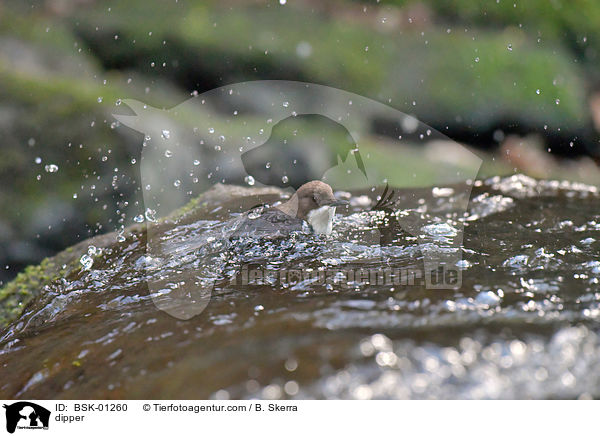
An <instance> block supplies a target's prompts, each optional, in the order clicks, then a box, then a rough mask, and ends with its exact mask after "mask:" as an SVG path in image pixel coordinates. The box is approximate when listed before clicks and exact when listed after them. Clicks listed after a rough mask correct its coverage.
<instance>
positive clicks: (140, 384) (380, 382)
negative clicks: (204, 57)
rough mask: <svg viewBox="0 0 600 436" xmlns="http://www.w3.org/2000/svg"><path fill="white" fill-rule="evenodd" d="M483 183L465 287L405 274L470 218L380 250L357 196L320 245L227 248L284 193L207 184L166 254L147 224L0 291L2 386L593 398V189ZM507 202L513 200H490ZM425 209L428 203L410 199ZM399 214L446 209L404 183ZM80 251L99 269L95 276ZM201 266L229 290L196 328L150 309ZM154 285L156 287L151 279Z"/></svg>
mask: <svg viewBox="0 0 600 436" xmlns="http://www.w3.org/2000/svg"><path fill="white" fill-rule="evenodd" d="M474 185H475V186H474V190H473V193H472V197H473V198H477V199H479V200H478V206H477V207H478V208H480V209H481V208H483V207H484V206H483V204H484V203H485V201H486V199H489V201H491V202H492V204H491V205H490V207H489V208H488V209H486V212H485V213H482V212H479V213H477V214H472V215H469V217H472V219H465V220H464V222H465V230H464V238H463V239H464V246H463V247H462V249H461V252H462V253H463V261H462V263H460V265H459V266H457V267H456V268H457V270H459V271H461V273H462V283H461V286H460V287H459V288H458V289H431V288H428V287H426V286H425V285H424V282H423V281H422V280H420V279H419V276H418V275H416V276H415V275H414V274H413V275H411V274H409V273H411V272H412V273H414V272H415V271H418V270H422V266H423V261H424V254H423V253H424V252H425V253H426V252H430V251H432V250H433V251H435V250H442V251H444V250H447V248H448V242H447V241H445V240H444V239H446V238H453V237H454V236H453V235H454V234H455V232H456V231H457V230H459V229H460V228H461V227H460V226H459V225H458V224H457V223H458V222H459V221H453V222H452V224H451V223H450V222H448V223H446V224H444V223H437V224H436V223H430V227H427V226H421V228H422V227H425V228H427V229H428V230H429V231H430V233H433V235H435V236H432V235H431V234H429V233H424V234H423V236H424V237H423V238H421V237H420V236H419V235H416V236H415V235H411V234H409V233H398V234H395V235H393V236H392V237H389V238H387V239H386V240H385V241H386V245H379V244H377V243H376V242H375V241H374V240H370V239H365V238H364V237H361V233H360V232H361V231H365V230H367V229H369V228H372V227H373V226H375V227H376V226H377V222H378V221H379V220H380V217H379V214H378V213H373V212H372V211H369V210H367V209H364V208H363V206H362V202H358V203H356V206H353V207H351V208H350V209H349V210H348V211H345V212H344V213H343V214H341V215H339V216H338V217H337V221H336V224H335V231H334V233H333V234H332V236H331V237H329V238H322V237H315V236H313V235H310V234H307V235H303V234H300V235H295V236H293V237H289V238H284V239H279V240H265V241H262V242H261V243H255V244H254V245H253V244H249V243H247V244H245V245H244V249H243V250H236V246H235V245H227V244H226V243H224V242H223V241H219V237H218V235H219V234H222V233H221V231H222V230H223V229H224V228H225V227H223V226H226V225H227V223H228V222H229V221H230V220H231V219H232V218H235V216H236V214H238V213H239V212H240V211H241V210H242V209H243V208H244V207H246V206H247V207H251V206H252V203H253V200H254V198H255V196H256V195H259V196H261V197H262V198H265V199H267V200H268V202H269V203H273V202H276V201H278V200H281V199H283V198H284V196H285V195H286V193H284V192H283V191H281V190H279V189H273V188H255V187H252V188H248V187H232V186H224V185H216V186H215V187H214V188H213V189H211V190H209V191H207V192H206V193H205V194H203V195H202V196H201V197H199V198H197V199H196V200H194V201H193V202H192V203H191V204H190V205H188V206H187V207H185V208H182V209H180V210H179V211H177V212H176V213H174V214H172V215H170V216H169V217H167V218H164V219H162V220H157V222H156V223H153V225H154V226H155V230H156V231H157V232H158V234H160V235H161V238H163V240H164V241H165V242H166V243H167V244H169V247H170V248H172V249H173V251H172V253H173V254H172V256H171V257H169V258H165V259H157V258H152V257H151V256H150V255H149V254H148V253H147V251H146V225H148V223H144V224H143V225H142V224H139V225H136V226H133V227H131V228H128V229H126V231H125V232H124V233H123V235H122V238H118V237H117V235H116V234H108V235H104V236H99V237H95V238H93V239H91V240H88V241H84V242H83V243H81V244H79V245H77V246H74V247H73V248H72V249H70V250H67V251H65V252H63V253H61V254H60V255H58V256H56V257H54V258H51V259H48V260H47V261H45V262H43V263H42V264H41V265H39V266H37V267H31V268H30V269H29V270H28V271H27V273H26V274H22V275H21V276H19V278H18V279H17V280H15V281H14V282H12V283H10V284H9V285H7V286H5V287H4V288H2V289H1V290H0V298H2V307H3V311H2V318H1V319H2V321H3V322H5V323H7V324H5V325H6V327H5V328H4V330H3V332H2V339H1V340H0V360H1V361H2V363H3V365H5V367H7V368H10V371H11V377H9V378H5V379H4V381H3V383H2V384H1V385H0V393H1V394H2V395H4V396H6V397H11V398H25V397H27V398H31V397H35V398H88V397H90V396H94V397H104V398H149V397H154V398H257V397H258V398H578V397H586V396H591V397H596V396H598V395H600V382H599V379H598V378H597V377H596V376H595V374H597V373H598V371H597V370H598V368H599V367H600V366H599V365H600V362H599V361H598V356H599V355H600V345H599V341H598V339H597V338H598V333H599V330H598V327H597V320H598V319H599V318H600V293H599V292H598V280H599V278H600V276H599V271H598V270H599V268H598V265H597V263H598V262H597V261H596V259H595V257H596V254H595V252H594V243H593V242H592V243H588V241H591V240H592V239H594V240H597V239H598V232H599V231H600V224H599V222H600V217H599V216H598V213H597V211H598V207H599V206H600V198H599V195H598V194H597V193H596V192H594V191H593V190H591V189H588V188H586V187H584V186H579V185H575V186H573V185H572V184H565V183H562V182H553V181H536V180H534V179H531V180H530V179H525V178H522V177H516V178H514V179H513V178H498V179H497V180H494V181H493V182H489V183H483V182H481V183H479V182H476V183H475V184H474ZM437 188H439V189H444V190H445V189H448V191H447V192H450V191H449V190H450V189H452V187H450V186H438V187H437ZM445 192H446V191H445ZM534 192H536V193H538V195H533V193H534ZM582 192H585V193H586V196H585V197H581V194H582ZM349 194H350V198H359V197H360V196H361V195H369V196H375V195H376V193H371V192H369V193H366V192H352V193H349ZM453 195H456V194H453ZM499 197H502V198H504V199H506V198H510V199H512V203H511V204H510V205H508V202H506V201H505V200H504V201H502V202H500V203H506V205H507V206H508V207H496V206H494V205H496V204H498V202H497V201H496V200H493V199H497V198H499ZM415 198H418V199H421V201H420V202H417V203H416V204H415V203H411V201H414V199H415ZM443 198H447V199H448V201H449V202H453V201H454V199H453V197H452V195H451V196H450V197H443ZM411 199H412V200H411ZM398 201H399V203H398V204H399V210H398V211H397V212H398V214H399V215H402V214H407V215H410V214H412V213H415V211H416V210H418V211H419V212H420V213H421V214H424V212H423V211H424V210H426V209H427V208H428V207H429V206H432V207H433V206H435V205H437V204H438V202H439V201H440V197H439V196H436V195H434V193H433V190H432V188H426V189H422V190H415V189H406V190H399V191H398ZM373 202H374V199H373V198H371V204H373ZM240 205H242V206H240ZM444 210H445V211H446V213H449V214H451V215H452V213H453V212H452V209H444ZM461 216H462V215H461ZM463 218H464V216H463ZM431 225H433V227H431ZM450 226H451V227H450ZM388 227H389V226H388ZM451 228H452V230H450V229H451ZM207 235H214V237H212V238H207ZM203 238H204V239H203ZM199 241H205V242H206V243H202V244H199ZM83 256H89V257H90V258H91V260H92V263H91V265H90V266H89V267H87V266H86V265H84V264H82V263H81V259H82V257H83ZM207 260H210V265H212V266H213V267H215V268H214V271H216V272H217V277H218V279H217V280H216V281H215V282H214V286H213V288H212V291H211V295H210V302H209V304H208V305H207V306H206V307H205V308H204V310H203V311H202V312H201V313H199V314H198V315H196V316H195V317H193V318H190V319H188V320H182V319H178V318H174V317H171V316H169V315H168V314H166V313H165V312H163V311H161V310H159V309H158V307H159V306H160V304H157V300H156V299H158V301H159V302H162V303H164V302H168V301H169V300H168V298H169V294H170V293H172V292H176V289H177V286H178V284H179V281H180V280H181V279H177V277H179V278H180V277H183V276H186V275H189V274H191V273H195V274H196V275H197V276H198V277H201V276H202V275H203V274H204V273H206V271H208V270H207V269H203V268H207V265H205V262H206V261H207ZM84 263H85V262H84ZM467 264H468V267H467ZM63 265H64V266H63ZM378 274H379V275H378ZM421 277H422V276H421ZM165 278H166V279H165ZM163 279H165V286H164V288H162V289H164V290H165V292H155V291H153V290H152V288H151V287H149V285H148V284H149V283H150V281H152V280H163ZM386 280H387V281H386ZM40 356H44V358H43V359H41V358H40Z"/></svg>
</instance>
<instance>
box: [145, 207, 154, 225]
mask: <svg viewBox="0 0 600 436" xmlns="http://www.w3.org/2000/svg"><path fill="white" fill-rule="evenodd" d="M144 216H145V217H146V220H147V221H150V222H151V223H155V222H156V211H155V210H154V209H150V208H148V209H146V213H145V214H144Z"/></svg>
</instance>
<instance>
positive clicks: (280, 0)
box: [279, 0, 287, 5]
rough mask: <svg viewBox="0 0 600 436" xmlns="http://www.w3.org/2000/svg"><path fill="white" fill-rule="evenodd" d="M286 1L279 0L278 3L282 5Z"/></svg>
mask: <svg viewBox="0 0 600 436" xmlns="http://www.w3.org/2000/svg"><path fill="white" fill-rule="evenodd" d="M286 3H287V0H279V4H280V5H284V4H286Z"/></svg>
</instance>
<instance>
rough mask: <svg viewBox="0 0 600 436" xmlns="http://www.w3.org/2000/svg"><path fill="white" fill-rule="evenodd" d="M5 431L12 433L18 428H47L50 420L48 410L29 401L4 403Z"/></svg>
mask: <svg viewBox="0 0 600 436" xmlns="http://www.w3.org/2000/svg"><path fill="white" fill-rule="evenodd" d="M4 408H5V409H6V431H8V432H9V433H14V432H15V430H16V429H17V428H19V429H42V428H43V429H47V428H48V424H49V422H50V411H49V410H48V409H46V408H44V407H42V406H39V405H37V404H35V403H31V402H29V401H19V402H18V403H13V404H10V405H7V404H5V405H4Z"/></svg>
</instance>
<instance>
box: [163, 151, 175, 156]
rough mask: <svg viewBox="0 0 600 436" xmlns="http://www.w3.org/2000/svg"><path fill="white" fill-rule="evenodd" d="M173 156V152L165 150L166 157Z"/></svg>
mask: <svg viewBox="0 0 600 436" xmlns="http://www.w3.org/2000/svg"><path fill="white" fill-rule="evenodd" d="M171 156H173V152H172V151H171V150H165V157H171Z"/></svg>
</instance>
